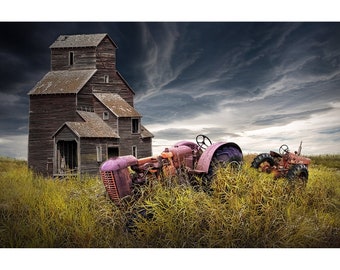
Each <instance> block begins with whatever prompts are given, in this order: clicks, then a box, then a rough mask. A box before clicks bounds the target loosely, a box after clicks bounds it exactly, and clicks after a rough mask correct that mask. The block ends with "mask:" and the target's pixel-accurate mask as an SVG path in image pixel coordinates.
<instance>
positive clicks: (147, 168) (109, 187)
mask: <svg viewBox="0 0 340 270" xmlns="http://www.w3.org/2000/svg"><path fill="white" fill-rule="evenodd" d="M242 161H243V154H242V150H241V148H240V147H239V146H238V145H237V144H236V143H233V142H217V143H211V140H210V139H209V138H208V137H207V136H205V135H198V136H197V137H196V143H194V142H190V141H180V142H178V143H176V144H175V145H174V146H172V147H170V148H165V149H164V151H163V152H162V153H161V154H160V155H158V156H151V157H145V158H140V159H137V158H136V157H134V156H132V155H128V156H120V157H116V158H110V159H108V160H106V161H105V162H103V163H102V164H101V166H100V175H101V179H102V181H103V184H104V186H105V189H106V191H107V194H108V195H109V197H110V199H111V200H112V201H113V202H114V203H115V204H116V205H120V204H121V201H122V199H123V198H124V197H126V196H130V195H132V194H133V190H134V187H137V186H140V185H143V184H145V183H147V182H149V181H152V180H153V179H160V180H162V179H165V178H167V177H171V176H176V175H177V176H179V175H183V174H184V175H185V176H187V177H188V179H197V177H201V179H204V181H202V182H203V183H205V184H206V185H209V184H210V181H211V180H212V177H213V175H214V173H215V169H216V168H217V167H221V166H222V167H223V166H228V165H230V166H236V167H240V166H241V164H242ZM189 182H190V181H189Z"/></svg>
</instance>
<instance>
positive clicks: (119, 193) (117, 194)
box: [99, 155, 138, 205]
mask: <svg viewBox="0 0 340 270" xmlns="http://www.w3.org/2000/svg"><path fill="white" fill-rule="evenodd" d="M137 162H138V160H137V159H136V158H135V157H134V156H132V155H129V156H122V157H117V158H110V159H108V160H106V161H105V162H103V163H102V164H101V166H100V169H99V170H100V175H101V179H102V181H103V184H104V186H105V189H106V191H107V193H108V195H109V197H110V199H111V200H112V201H113V202H114V203H115V204H116V205H119V204H120V199H121V198H123V197H125V196H128V195H131V186H132V179H131V176H130V173H129V169H128V167H129V166H133V165H136V164H137Z"/></svg>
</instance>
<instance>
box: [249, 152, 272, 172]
mask: <svg viewBox="0 0 340 270" xmlns="http://www.w3.org/2000/svg"><path fill="white" fill-rule="evenodd" d="M265 163H268V164H269V165H270V166H274V164H275V161H274V158H273V157H272V156H271V155H269V154H268V153H263V154H259V155H258V156H256V157H255V158H254V160H253V162H252V163H251V167H253V168H255V169H258V168H260V167H261V166H262V165H264V164H265Z"/></svg>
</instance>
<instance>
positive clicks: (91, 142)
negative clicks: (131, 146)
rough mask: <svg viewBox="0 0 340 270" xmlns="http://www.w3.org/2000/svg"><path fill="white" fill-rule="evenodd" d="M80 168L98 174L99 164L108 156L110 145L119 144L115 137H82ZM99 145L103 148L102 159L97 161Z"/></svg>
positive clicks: (82, 171) (83, 171) (82, 170)
mask: <svg viewBox="0 0 340 270" xmlns="http://www.w3.org/2000/svg"><path fill="white" fill-rule="evenodd" d="M80 143H81V148H80V159H81V160H80V163H81V165H80V170H81V173H87V174H98V172H99V166H100V164H101V163H102V162H104V161H105V160H106V159H107V158H108V153H107V149H108V146H118V142H117V140H115V139H99V138H98V139H89V138H81V140H80ZM97 146H101V149H102V161H101V162H98V161H97Z"/></svg>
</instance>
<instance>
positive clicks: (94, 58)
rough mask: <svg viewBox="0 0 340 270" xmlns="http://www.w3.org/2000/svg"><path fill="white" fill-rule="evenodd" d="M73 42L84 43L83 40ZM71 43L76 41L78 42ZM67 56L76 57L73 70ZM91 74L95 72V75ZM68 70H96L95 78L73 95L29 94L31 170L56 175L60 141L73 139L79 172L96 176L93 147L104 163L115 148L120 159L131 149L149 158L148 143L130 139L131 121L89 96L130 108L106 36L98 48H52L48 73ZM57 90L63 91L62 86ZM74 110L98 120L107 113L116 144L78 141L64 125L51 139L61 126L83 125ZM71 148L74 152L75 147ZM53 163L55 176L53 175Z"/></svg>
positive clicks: (110, 140) (137, 136)
mask: <svg viewBox="0 0 340 270" xmlns="http://www.w3.org/2000/svg"><path fill="white" fill-rule="evenodd" d="M77 38H78V39H82V40H83V39H84V38H85V37H77ZM97 38H98V37H97ZM97 38H96V40H97ZM69 40H71V39H69ZM72 40H76V38H73V39H72ZM61 41H63V40H61ZM83 41H84V40H83ZM98 42H99V41H98ZM58 44H59V43H58ZM95 46H97V47H95ZM70 51H71V52H73V54H74V62H73V65H70V62H69V52H70ZM95 69H97V70H96V71H95ZM68 70H79V71H83V70H85V71H87V70H94V71H95V73H94V74H93V75H92V74H91V77H90V78H89V79H88V80H87V83H86V84H85V85H84V86H83V87H82V89H81V90H79V92H77V94H76V93H73V94H66V93H64V94H55V93H47V94H45V95H40V94H37V95H35V94H34V95H30V113H29V139H28V165H29V167H31V168H33V169H34V171H35V172H36V173H41V174H43V175H48V174H52V173H56V172H57V169H58V168H57V167H56V158H58V153H57V151H58V149H57V143H58V140H59V141H73V140H75V141H76V142H77V166H78V168H77V169H78V171H79V173H90V174H97V173H98V168H99V165H100V162H97V150H96V147H97V146H101V147H102V160H103V161H104V160H105V159H107V158H108V147H114V148H118V151H119V155H131V154H132V147H133V146H136V147H137V153H138V156H137V158H141V157H146V156H151V155H152V150H151V146H152V139H151V138H144V139H142V138H141V134H132V132H131V117H121V118H117V117H116V116H115V115H114V114H113V113H112V112H111V111H109V110H108V109H107V108H106V107H105V106H104V105H103V104H102V103H101V102H99V101H98V100H97V99H96V98H95V97H94V96H93V93H101V92H104V93H112V94H118V95H120V96H121V97H122V98H123V99H124V100H125V101H126V102H127V103H128V104H129V105H130V106H132V107H134V100H133V99H134V92H133V90H132V89H131V88H130V86H129V85H128V84H127V82H126V81H125V80H124V79H123V77H122V76H121V75H120V74H119V73H118V71H117V70H116V46H115V44H114V43H113V42H112V40H111V39H110V38H109V37H108V36H105V37H104V38H103V39H102V40H101V41H100V42H99V44H98V45H94V46H89V47H85V46H79V47H77V46H76V44H75V46H74V47H72V46H68V47H67V48H62V47H59V46H56V45H55V46H51V71H68ZM106 75H108V76H109V81H108V82H106V81H105V80H104V77H105V76H106ZM65 76H66V75H65ZM73 81H74V80H73ZM57 88H58V89H59V90H60V89H61V90H62V89H64V88H63V87H57ZM58 89H57V90H58ZM77 110H85V111H94V112H95V113H96V114H97V115H98V116H99V117H100V118H101V119H103V112H104V111H108V112H109V119H108V120H104V122H105V123H106V124H108V125H109V126H110V127H111V128H112V129H114V130H115V131H117V133H118V135H120V139H118V138H113V137H114V136H113V137H112V138H106V136H105V137H101V138H99V137H93V138H88V137H81V138H78V137H77V135H76V134H74V133H72V132H71V130H70V129H69V127H68V126H65V127H64V128H62V129H61V130H59V132H58V134H57V135H56V136H55V138H54V139H53V138H52V136H53V135H54V134H55V132H56V131H57V130H58V129H59V128H60V127H61V126H62V125H63V124H64V123H65V122H83V119H82V118H81V117H80V116H79V115H78V114H77ZM71 146H72V147H73V145H71ZM113 152H115V151H113ZM59 156H60V155H59ZM53 161H54V162H53ZM53 163H54V169H53V170H54V171H53V170H52V168H53V166H52V164H53Z"/></svg>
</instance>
